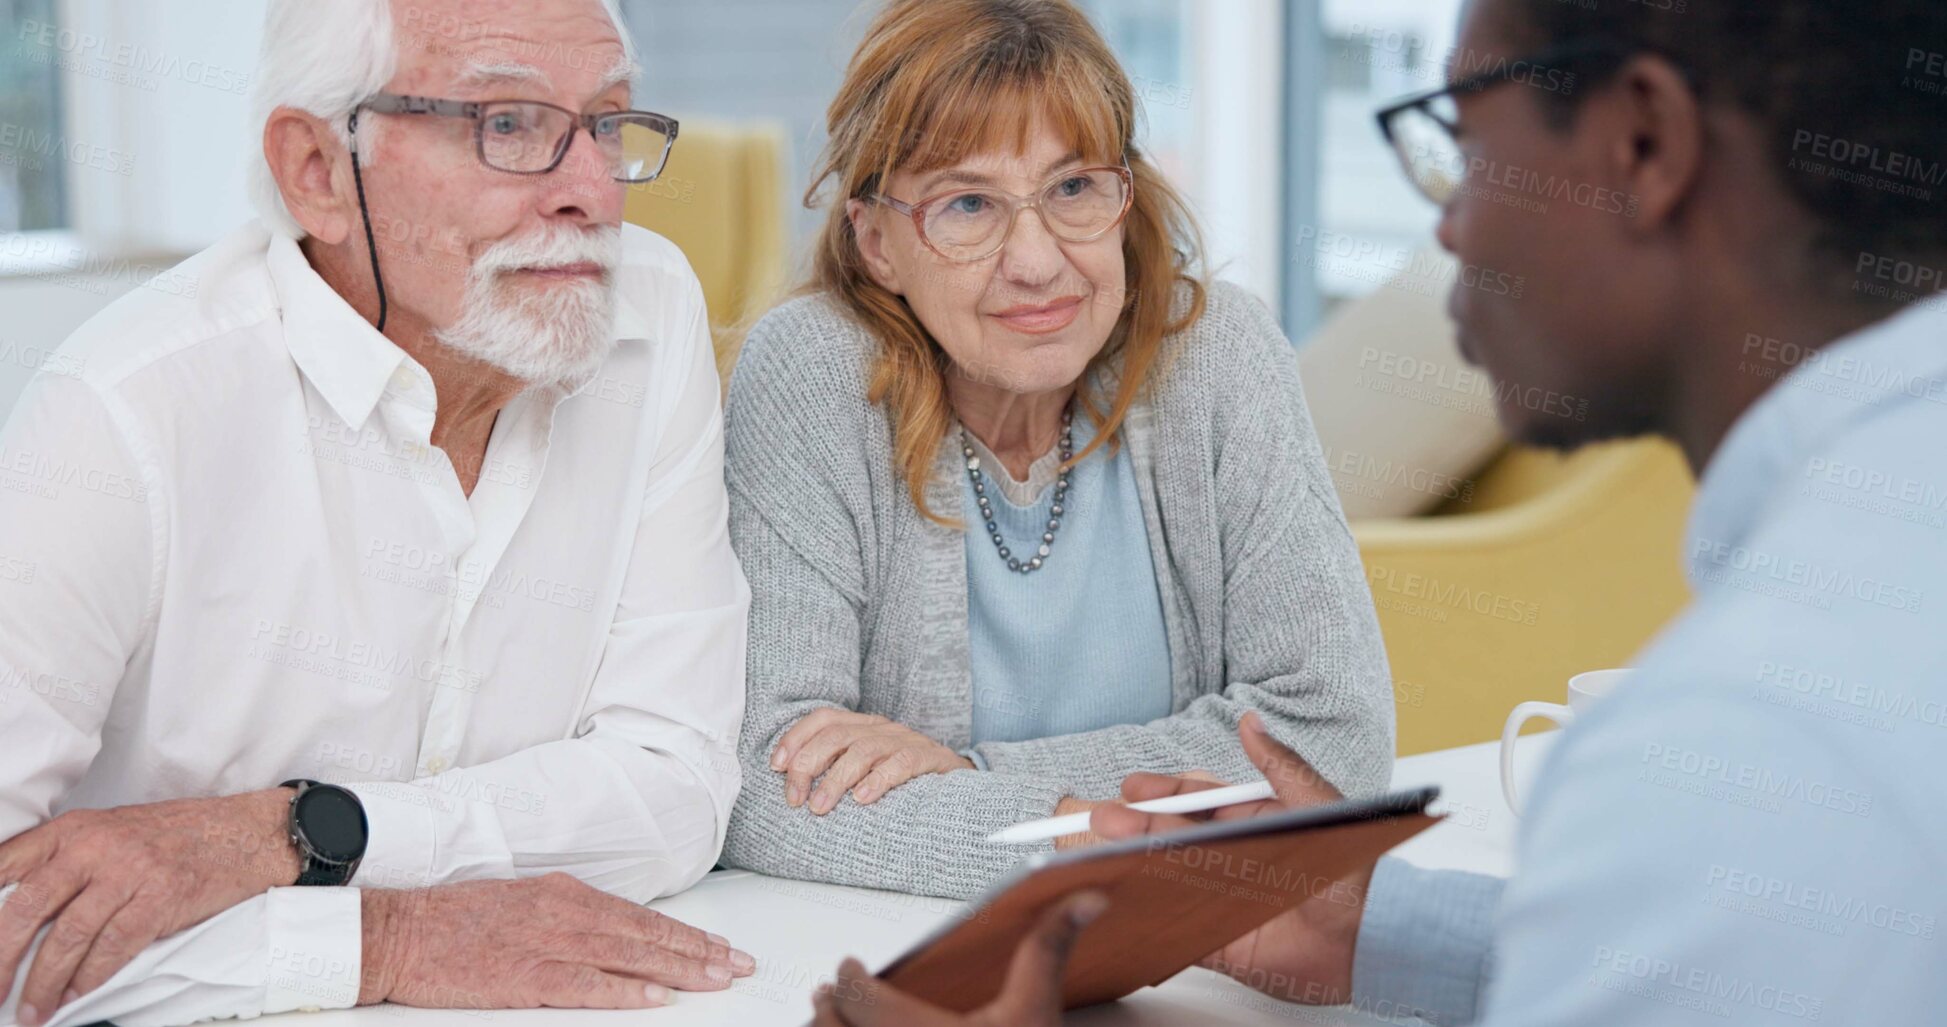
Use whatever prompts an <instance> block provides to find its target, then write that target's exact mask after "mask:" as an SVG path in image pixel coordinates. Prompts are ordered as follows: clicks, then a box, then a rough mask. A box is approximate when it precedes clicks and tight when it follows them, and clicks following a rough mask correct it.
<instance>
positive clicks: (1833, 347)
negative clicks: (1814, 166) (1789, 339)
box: [1688, 304, 1947, 577]
mask: <svg viewBox="0 0 1947 1027" xmlns="http://www.w3.org/2000/svg"><path fill="white" fill-rule="evenodd" d="M1943 339H1947V309H1943V308H1941V307H1938V306H1935V305H1932V304H1923V305H1916V306H1913V307H1910V308H1908V309H1907V310H1904V311H1902V312H1900V313H1898V314H1895V315H1894V316H1892V317H1890V318H1887V319H1886V320H1884V321H1880V322H1878V323H1875V324H1872V325H1869V326H1867V327H1865V328H1863V329H1860V330H1859V331H1857V332H1854V333H1853V334H1851V335H1848V336H1846V337H1844V338H1842V339H1840V340H1839V341H1837V342H1834V343H1832V344H1830V345H1828V346H1825V347H1823V348H1822V349H1820V350H1817V351H1814V352H1812V353H1810V354H1809V355H1808V354H1806V353H1805V352H1804V351H1802V350H1797V349H1793V348H1791V347H1788V346H1784V345H1780V344H1776V343H1773V342H1770V341H1753V342H1752V343H1751V345H1750V346H1749V347H1747V358H1746V359H1745V361H1744V363H1745V364H1746V365H1747V366H1749V367H1751V368H1753V369H1760V370H1762V369H1777V370H1779V371H1780V372H1782V371H1784V370H1785V369H1790V373H1789V374H1785V375H1784V377H1783V378H1782V379H1781V380H1780V381H1779V382H1778V384H1776V385H1774V386H1772V387H1771V389H1770V390H1769V391H1767V392H1766V393H1765V394H1764V395H1762V396H1760V397H1759V398H1758V401H1757V402H1756V403H1754V404H1752V405H1751V408H1750V409H1748V410H1746V411H1745V412H1744V413H1743V415H1742V416H1740V417H1739V418H1738V419H1737V422H1736V423H1735V424H1733V425H1732V426H1731V430H1730V432H1729V433H1728V434H1726V435H1725V437H1724V442H1723V444H1722V445H1720V446H1719V447H1718V449H1717V453H1716V455H1714V456H1713V457H1712V458H1711V461H1710V463H1709V464H1708V465H1707V466H1706V467H1705V468H1704V473H1703V475H1702V476H1701V479H1700V480H1699V482H1698V485H1697V499H1696V502H1695V504H1694V505H1693V506H1692V508H1691V514H1690V524H1689V531H1688V533H1689V539H1688V542H1689V544H1690V548H1689V552H1690V553H1691V554H1698V553H1704V552H1708V551H1709V547H1710V546H1713V545H1719V544H1727V545H1737V544H1739V543H1740V542H1742V541H1743V540H1744V539H1745V538H1746V537H1748V536H1749V535H1750V534H1751V532H1752V531H1753V530H1754V529H1755V528H1756V526H1757V523H1758V520H1759V517H1760V515H1761V514H1762V512H1763V509H1764V506H1765V504H1766V503H1767V502H1768V501H1769V500H1770V498H1771V496H1772V495H1773V494H1774V493H1775V492H1776V491H1777V490H1778V489H1780V488H1784V487H1789V482H1790V481H1791V480H1793V476H1794V475H1796V474H1799V473H1801V472H1802V470H1803V467H1804V463H1805V460H1806V459H1808V458H1809V457H1811V456H1813V455H1816V449H1817V447H1820V446H1825V445H1828V444H1830V442H1831V441H1832V440H1833V439H1834V438H1835V437H1837V436H1839V435H1840V434H1842V433H1843V432H1845V431H1846V430H1847V429H1848V428H1849V427H1850V426H1851V425H1853V424H1855V423H1858V422H1860V421H1863V420H1865V419H1867V418H1869V417H1872V416H1874V415H1875V414H1877V413H1879V412H1882V411H1884V410H1885V409H1886V408H1887V407H1889V406H1895V405H1898V404H1902V403H1912V402H1932V403H1940V404H1943V405H1947V351H1943V349H1942V347H1941V341H1942V340H1943ZM1944 412H1947V411H1944ZM1914 442H1915V444H1916V445H1929V446H1931V445H1937V444H1938V440H1934V439H1924V440H1923V439H1916V440H1914ZM1709 566H1714V565H1711V564H1709V562H1708V561H1704V562H1701V563H1700V562H1698V560H1697V559H1696V558H1695V557H1694V556H1693V557H1692V560H1691V571H1692V575H1693V577H1694V576H1695V575H1696V573H1697V572H1698V571H1700V570H1703V569H1706V568H1707V567H1709Z"/></svg>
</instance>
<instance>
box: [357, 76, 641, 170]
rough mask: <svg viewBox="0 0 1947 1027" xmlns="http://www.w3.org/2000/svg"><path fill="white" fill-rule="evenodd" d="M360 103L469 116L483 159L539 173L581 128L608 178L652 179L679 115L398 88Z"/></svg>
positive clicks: (375, 108)
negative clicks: (439, 95) (585, 110)
mask: <svg viewBox="0 0 1947 1027" xmlns="http://www.w3.org/2000/svg"><path fill="white" fill-rule="evenodd" d="M360 106H361V107H362V108H364V109H365V110H369V111H372V112H374V113H378V114H430V115H435V116H438V117H447V118H471V119H472V120H473V122H474V132H473V138H474V149H475V151H476V152H477V153H478V154H479V155H480V162H481V163H482V164H485V165H486V166H488V167H490V168H493V169H494V170H496V171H506V172H509V173H512V174H516V175H542V174H546V173H547V172H550V171H553V170H554V169H555V168H557V167H560V166H561V161H562V159H563V158H565V157H566V156H567V155H568V149H569V148H570V147H571V146H573V145H574V141H575V132H576V131H577V130H581V129H586V130H587V132H588V134H589V136H590V137H591V138H593V139H594V140H595V145H596V147H597V148H599V149H600V150H601V152H602V156H603V158H604V159H606V161H607V162H608V173H609V177H611V178H613V179H614V180H616V181H617V182H630V183H641V182H649V181H653V180H655V177H656V176H657V175H660V174H662V171H663V166H664V165H665V164H667V163H668V162H669V151H670V149H671V148H672V147H674V146H675V145H676V119H674V118H668V117H664V116H663V115H661V114H651V113H650V112H648V111H610V112H607V113H602V114H578V113H576V112H574V111H571V110H568V109H566V108H564V107H556V106H555V105H553V104H551V103H541V102H539V101H536V100H488V101H483V102H469V101H464V100H435V99H433V98H431V97H426V96H400V95H398V94H395V93H380V94H378V95H377V96H374V97H372V98H371V99H369V100H367V101H365V102H364V103H363V104H360ZM353 117H354V118H356V115H355V114H354V115H353Z"/></svg>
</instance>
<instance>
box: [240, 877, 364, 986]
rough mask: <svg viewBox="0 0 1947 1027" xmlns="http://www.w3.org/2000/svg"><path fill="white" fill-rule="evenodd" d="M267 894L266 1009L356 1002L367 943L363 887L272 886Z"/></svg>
mask: <svg viewBox="0 0 1947 1027" xmlns="http://www.w3.org/2000/svg"><path fill="white" fill-rule="evenodd" d="M265 898H266V902H265V907H264V908H265V933H266V939H267V941H268V942H269V944H268V945H267V946H266V948H265V952H266V955H267V958H268V960H269V973H268V974H267V975H266V977H265V984H264V1012H265V1013H288V1012H291V1011H292V1010H321V1009H350V1008H351V1007H353V1006H355V1005H357V1004H358V984H359V980H360V973H361V968H362V965H363V961H362V957H363V955H364V945H365V940H364V934H363V928H362V922H361V916H360V896H359V891H358V889H356V888H321V887H320V888H272V889H271V890H270V891H269V892H268V893H266V896H265Z"/></svg>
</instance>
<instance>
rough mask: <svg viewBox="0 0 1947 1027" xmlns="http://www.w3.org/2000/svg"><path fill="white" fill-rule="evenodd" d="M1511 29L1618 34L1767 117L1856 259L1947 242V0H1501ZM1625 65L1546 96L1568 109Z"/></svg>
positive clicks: (1824, 235)
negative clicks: (1562, 91)
mask: <svg viewBox="0 0 1947 1027" xmlns="http://www.w3.org/2000/svg"><path fill="white" fill-rule="evenodd" d="M1498 3H1499V9H1500V13H1501V15H1502V19H1501V20H1502V23H1503V25H1504V27H1505V28H1506V29H1508V30H1509V31H1511V32H1512V33H1514V34H1515V36H1516V38H1517V39H1518V40H1521V41H1523V42H1528V43H1532V44H1534V45H1537V46H1543V47H1546V46H1558V45H1561V44H1564V43H1572V42H1579V41H1586V40H1600V41H1608V42H1614V43H1615V44H1617V48H1618V50H1619V51H1620V53H1621V54H1623V55H1627V54H1633V53H1642V52H1651V53H1656V54H1659V55H1661V56H1663V57H1665V58H1666V59H1668V60H1670V61H1671V62H1672V63H1673V64H1675V65H1677V66H1678V67H1679V68H1681V69H1683V71H1684V72H1685V74H1686V75H1688V76H1689V78H1690V80H1691V81H1692V82H1693V83H1695V84H1696V86H1697V89H1698V91H1699V93H1700V94H1701V95H1702V96H1703V97H1704V98H1705V100H1706V101H1707V102H1709V101H1716V102H1726V103H1732V104H1735V105H1736V106H1738V107H1739V108H1741V109H1743V110H1744V111H1745V112H1747V113H1748V114H1750V115H1751V116H1752V117H1753V118H1755V119H1756V120H1757V122H1758V123H1759V124H1760V125H1761V126H1763V128H1764V130H1765V132H1766V133H1767V135H1769V137H1770V139H1771V144H1770V145H1771V147H1772V150H1773V153H1774V156H1775V157H1776V160H1777V168H1778V172H1779V174H1780V175H1781V176H1782V179H1781V180H1782V181H1783V182H1784V183H1785V184H1786V186H1787V187H1788V188H1789V190H1790V191H1791V193H1792V194H1793V195H1794V196H1795V197H1796V198H1797V199H1798V200H1799V202H1800V203H1801V204H1803V205H1804V207H1805V209H1806V210H1808V211H1810V212H1811V214H1812V215H1813V217H1815V218H1816V219H1817V221H1818V224H1819V225H1820V228H1821V232H1820V245H1821V248H1822V249H1824V250H1826V251H1828V253H1829V254H1830V255H1831V256H1834V257H1840V258H1843V259H1845V260H1846V261H1848V262H1850V261H1853V260H1856V259H1858V258H1859V257H1860V256H1861V254H1864V253H1873V254H1878V255H1886V256H1896V257H1904V258H1913V257H1928V256H1934V255H1939V254H1941V253H1943V252H1947V0H1498ZM1621 65H1622V61H1621V60H1620V59H1617V60H1610V61H1606V62H1604V61H1595V62H1591V63H1590V64H1589V65H1588V66H1587V67H1586V68H1584V67H1580V66H1578V67H1576V68H1571V69H1569V70H1572V71H1576V72H1578V73H1579V76H1578V77H1579V81H1578V83H1577V85H1576V88H1575V89H1574V90H1572V91H1571V92H1569V93H1567V94H1565V95H1552V96H1549V97H1548V99H1547V100H1546V101H1545V102H1549V103H1553V104H1555V105H1557V106H1556V112H1555V113H1556V114H1557V115H1558V117H1560V118H1561V120H1562V121H1563V123H1566V122H1568V121H1571V120H1572V119H1573V116H1574V108H1575V105H1576V104H1577V102H1578V101H1579V100H1580V99H1581V98H1583V97H1585V96H1586V95H1587V94H1588V93H1589V92H1590V91H1591V87H1595V86H1600V85H1601V84H1602V83H1603V82H1604V81H1605V79H1606V78H1607V77H1608V76H1609V75H1611V74H1613V73H1614V72H1615V71H1617V70H1618V69H1619V68H1620V67H1621Z"/></svg>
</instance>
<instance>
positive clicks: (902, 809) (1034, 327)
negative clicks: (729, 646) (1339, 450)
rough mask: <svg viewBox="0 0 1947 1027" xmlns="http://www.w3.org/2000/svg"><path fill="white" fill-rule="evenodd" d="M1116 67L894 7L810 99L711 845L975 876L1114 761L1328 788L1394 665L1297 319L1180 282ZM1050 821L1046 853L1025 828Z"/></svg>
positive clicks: (860, 870) (766, 382)
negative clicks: (1289, 324)
mask: <svg viewBox="0 0 1947 1027" xmlns="http://www.w3.org/2000/svg"><path fill="white" fill-rule="evenodd" d="M1136 119H1137V111H1136V106H1135V100H1134V97H1133V92H1132V90H1131V87H1130V83H1129V80H1128V78H1127V76H1126V75H1125V74H1124V73H1123V72H1122V70H1121V68H1120V67H1119V66H1118V65H1117V63H1116V60H1115V58H1114V56H1113V55H1112V54H1111V52H1110V51H1109V49H1108V47H1107V46H1106V45H1105V44H1104V43H1103V41H1102V39H1101V37H1100V36H1099V35H1098V34H1097V33H1096V32H1095V30H1094V28H1093V27H1092V26H1091V25H1090V24H1089V22H1088V20H1087V18H1086V17H1085V16H1084V15H1083V14H1082V13H1081V12H1080V11H1078V10H1077V9H1076V8H1075V7H1074V6H1073V5H1072V4H1071V3H1069V2H1068V0H894V2H893V3H891V4H890V6H888V7H887V8H886V9H885V10H884V12H883V13H881V14H880V15H879V17H878V18H877V20H876V21H875V22H874V23H873V24H872V25H871V26H870V28H869V29H868V31H867V34H866V38H865V41H864V43H863V44H862V45H861V48H860V50H859V52H858V54H857V55H856V56H855V57H854V58H853V61H852V64H851V67H850V70H849V73H848V76H847V79H846V82H845V84H844V86H843V87H842V89H841V90H840V92H839V95H838V98H837V99H836V100H835V101H834V102H833V103H832V106H831V110H830V117H829V127H830V134H831V142H830V145H829V148H828V149H827V150H826V152H825V155H824V157H823V159H822V162H821V165H820V167H819V169H818V174H817V176H816V178H815V180H814V182H813V184H812V189H811V192H810V194H808V195H809V197H816V196H817V195H818V194H819V192H820V190H821V189H822V188H823V187H824V186H825V185H826V184H827V183H830V184H833V185H835V187H836V189H837V192H838V195H837V198H836V200H835V202H833V203H832V204H831V210H830V217H829V220H828V222H827V224H826V227H825V230H824V234H823V237H822V239H821V242H820V244H819V247H818V250H817V253H816V257H815V262H816V270H815V281H814V283H813V284H812V285H811V286H810V287H808V289H807V293H808V294H807V295H804V296H802V297H800V298H798V299H795V300H793V301H791V302H789V303H787V304H785V305H784V306H782V307H780V308H778V309H777V310H774V311H772V312H771V313H770V314H769V315H767V316H766V317H765V318H764V319H763V321H762V322H760V323H759V324H758V325H757V326H756V327H755V328H754V329H753V331H752V332H751V334H750V336H749V339H748V340H747V343H746V346H745V349H744V351H743V353H742V356H741V358H740V360H739V363H738V365H737V370H736V374H735V376H734V377H733V379H732V387H731V392H730V399H729V405H728V410H727V424H728V428H727V432H728V439H727V446H728V450H727V457H726V459H727V479H728V483H729V489H730V532H731V541H732V544H733V546H734V547H735V548H736V550H737V552H738V554H739V556H740V557H741V559H742V561H743V565H744V570H745V573H746V574H747V575H748V576H749V578H750V584H751V588H752V591H753V593H754V595H753V602H752V607H751V615H750V632H751V648H750V658H749V671H748V674H749V686H750V687H749V705H748V713H747V716H746V718H745V722H744V729H743V737H742V742H741V752H742V756H743V761H744V788H743V793H742V796H741V798H740V800H739V802H738V804H737V807H736V810H735V813H734V814H733V817H732V821H731V825H730V834H729V839H728V843H727V847H726V849H725V856H724V858H725V860H726V862H729V863H731V864H734V865H737V866H743V867H748V868H751V869H754V870H758V871H762V872H764V873H769V874H777V875H781V876H787V877H797V878H807V879H813V880H820V881H831V882H837V883H842V884H851V885H862V886H867V887H874V888H886V889H893V890H897V891H904V892H913V893H919V894H928V895H946V896H956V897H964V896H968V895H971V894H973V893H975V892H977V891H978V890H980V889H981V888H982V887H983V886H984V885H986V884H987V883H989V882H990V881H992V880H993V879H994V878H995V877H996V876H998V875H999V874H1000V873H1002V872H1004V871H1005V870H1006V869H1007V868H1008V867H1010V866H1011V865H1013V864H1014V863H1015V862H1016V861H1018V860H1019V859H1020V857H1021V856H1022V855H1023V854H1024V853H1027V852H1032V851H1034V850H1033V849H1032V848H1023V847H1006V846H999V845H993V844H989V843H987V842H986V841H984V839H985V837H986V836H987V835H988V834H989V833H991V832H993V831H995V830H998V829H999V828H1002V827H1006V826H1008V825H1010V824H1014V823H1017V822H1019V821H1023V820H1029V819H1033V818H1038V817H1046V816H1049V815H1051V814H1055V813H1067V812H1078V811H1081V810H1086V809H1088V808H1089V807H1090V805H1091V804H1092V803H1093V802H1094V801H1101V800H1109V799H1113V798H1115V797H1116V796H1117V795H1118V791H1119V787H1120V783H1121V781H1122V779H1123V777H1124V775H1126V774H1129V773H1131V772H1133V771H1138V770H1148V771H1156V772H1163V773H1184V772H1190V771H1197V770H1202V771H1207V772H1210V773H1212V774H1215V775H1218V776H1220V777H1224V778H1227V779H1233V780H1242V779H1248V778H1252V777H1255V776H1256V773H1255V771H1254V770H1253V769H1252V767H1251V765H1250V763H1249V761H1248V760H1247V759H1246V758H1245V756H1244V753H1243V752H1242V750H1241V749H1240V748H1239V746H1238V744H1237V742H1236V729H1237V724H1238V720H1239V718H1240V717H1241V716H1242V715H1243V714H1244V713H1245V712H1247V711H1250V710H1256V711H1258V712H1259V713H1260V714H1261V715H1262V716H1263V719H1264V721H1265V723H1266V724H1268V725H1269V727H1270V730H1271V731H1272V732H1273V733H1274V735H1275V736H1276V737H1277V738H1278V739H1279V740H1281V741H1282V742H1283V743H1284V744H1286V745H1288V746H1290V747H1291V748H1292V749H1294V750H1296V751H1297V752H1300V753H1302V754H1303V755H1304V756H1305V758H1306V759H1307V760H1309V761H1310V762H1311V763H1312V764H1313V765H1314V766H1315V767H1317V768H1318V770H1319V772H1320V773H1321V774H1322V775H1324V776H1325V777H1326V778H1327V779H1328V780H1330V781H1331V783H1332V784H1334V785H1336V786H1338V787H1339V788H1340V789H1342V790H1344V791H1345V792H1347V793H1350V794H1355V795H1356V794H1360V793H1372V792H1374V791H1377V790H1380V789H1382V788H1383V787H1384V786H1385V785H1386V783H1387V778H1388V770H1389V767H1390V765H1391V759H1392V751H1393V709H1392V690H1391V687H1390V685H1389V682H1388V675H1387V670H1386V661H1385V656H1384V654H1383V652H1382V650H1381V647H1380V638H1379V630H1378V626H1377V623H1376V621H1375V618H1374V616H1373V609H1372V599H1371V596H1370V594H1369V593H1368V591H1367V589H1366V587H1365V582H1364V577H1363V575H1362V573H1361V569H1360V564H1359V557H1358V553H1357V551H1356V550H1355V548H1354V546H1353V542H1352V537H1351V535H1350V534H1349V532H1348V531H1347V529H1346V524H1345V520H1344V517H1343V515H1342V514H1341V513H1340V510H1339V505H1338V502H1337V500H1336V498H1335V497H1334V494H1333V490H1332V485H1331V482H1330V480H1329V478H1328V477H1327V474H1326V469H1325V466H1324V463H1323V461H1322V458H1321V457H1320V454H1319V447H1318V444H1317V442H1316V440H1315V439H1314V438H1313V435H1312V428H1311V423H1310V420H1309V418H1308V416H1307V414H1306V411H1305V404H1304V399H1303V396H1302V393H1301V392H1300V390H1299V385H1298V378H1297V372H1296V366H1295V359H1294V356H1293V352H1292V348H1291V345H1290V343H1289V342H1287V341H1286V340H1285V338H1284V337H1283V336H1282V335H1281V333H1280V332H1279V329H1278V326H1277V324H1276V322H1275V321H1273V320H1272V318H1271V316H1270V315H1269V313H1268V312H1267V311H1266V310H1265V309H1264V307H1263V306H1262V305H1260V304H1259V303H1257V302H1256V301H1254V300H1252V299H1251V298H1249V297H1247V296H1246V295H1244V294H1243V293H1241V292H1239V291H1237V290H1235V289H1232V288H1230V287H1226V286H1214V287H1210V288H1208V289H1206V288H1205V287H1204V286H1203V285H1202V284H1201V283H1200V282H1199V281H1198V279H1197V278H1196V277H1195V276H1194V274H1193V273H1192V269H1193V268H1194V267H1195V266H1196V264H1197V259H1198V258H1197V246H1196V243H1195V238H1196V233H1195V229H1194V227H1193V226H1192V224H1191V221H1190V217H1189V214H1188V212H1187V210H1186V208H1185V206H1184V203H1183V201H1182V200H1181V199H1180V198H1179V197H1178V196H1177V195H1176V193H1175V192H1173V191H1172V190H1171V189H1170V187H1169V185H1168V183H1166V182H1165V181H1164V180H1163V179H1162V177H1161V176H1160V174H1159V173H1158V172H1157V170H1156V169H1155V167H1154V166H1153V165H1152V164H1150V163H1149V161H1147V160H1146V159H1144V157H1143V155H1142V154H1141V152H1140V151H1139V149H1138V147H1137V146H1136V144H1135V141H1134V138H1133V136H1134V131H1135V128H1136ZM1046 847H1047V843H1043V845H1042V846H1041V848H1044V849H1045V848H1046Z"/></svg>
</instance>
